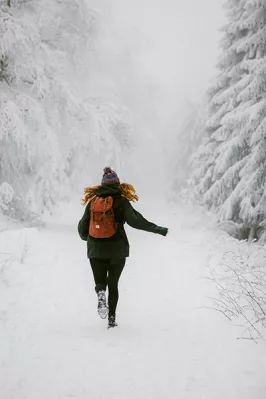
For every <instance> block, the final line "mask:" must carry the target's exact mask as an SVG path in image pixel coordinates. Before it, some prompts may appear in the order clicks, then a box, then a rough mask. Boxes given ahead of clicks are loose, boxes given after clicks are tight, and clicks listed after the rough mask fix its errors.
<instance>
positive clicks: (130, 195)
mask: <svg viewBox="0 0 266 399" xmlns="http://www.w3.org/2000/svg"><path fill="white" fill-rule="evenodd" d="M100 187H102V186H93V187H86V188H85V189H84V197H83V198H82V201H81V202H82V205H86V204H87V203H88V202H89V201H90V200H91V199H92V198H93V197H95V195H96V191H97V190H98V189H99V188H100ZM119 188H120V190H121V196H122V197H124V198H126V199H127V200H128V201H133V202H134V201H138V199H139V197H138V196H137V194H136V190H135V189H134V187H133V186H132V185H131V184H128V183H122V184H119Z"/></svg>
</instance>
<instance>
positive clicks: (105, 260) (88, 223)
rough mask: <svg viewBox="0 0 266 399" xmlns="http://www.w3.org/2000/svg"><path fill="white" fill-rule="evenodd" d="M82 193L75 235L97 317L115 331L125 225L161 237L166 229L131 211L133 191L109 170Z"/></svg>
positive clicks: (125, 251)
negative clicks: (86, 263) (83, 251)
mask: <svg viewBox="0 0 266 399" xmlns="http://www.w3.org/2000/svg"><path fill="white" fill-rule="evenodd" d="M84 193H85V196H84V198H83V200H82V202H83V205H87V206H86V209H85V212H84V215H83V217H82V219H81V220H80V221H79V224H78V232H79V235H80V237H81V239H82V240H84V241H87V255H88V258H89V259H90V264H91V268H92V272H93V276H94V280H95V290H96V293H97V296H98V313H99V315H100V317H101V318H106V317H107V314H108V328H110V327H115V326H117V323H116V307H117V302H118V296H119V294H118V280H119V278H120V276H121V273H122V271H123V268H124V266H125V263H126V258H127V257H128V256H129V242H128V239H127V235H126V232H125V229H124V224H125V222H126V223H127V224H129V226H131V227H134V228H135V229H139V230H145V231H148V232H151V233H155V234H161V235H163V236H166V235H167V233H168V229H167V228H165V227H159V226H157V225H156V224H154V223H151V222H148V221H147V220H146V219H144V217H143V216H142V215H141V214H140V213H139V212H137V211H136V210H135V209H134V208H133V207H132V205H131V204H130V201H137V200H138V197H137V195H136V192H135V190H134V188H133V187H132V186H131V185H130V184H126V183H123V184H120V180H119V178H118V176H117V174H116V173H115V172H114V171H113V170H112V169H111V168H109V167H106V168H105V169H104V175H103V178H102V182H101V185H100V186H96V187H88V188H86V189H85V190H84ZM97 201H98V202H97ZM97 204H98V205H97ZM99 204H100V205H99ZM111 205H112V207H111V208H110V209H109V207H110V206H111ZM97 206H98V208H97ZM103 208H104V209H103ZM97 209H98V211H100V212H102V214H101V216H99V215H100V213H98V216H97ZM95 215H96V216H95ZM112 218H113V222H112ZM96 220H97V221H96ZM101 228H102V230H104V231H105V235H104V234H103V233H102V234H103V235H100V231H101ZM109 228H110V230H108V229H109ZM97 229H98V230H97ZM109 231H110V232H109ZM97 234H98V235H97ZM99 237H101V238H99ZM105 237H106V238H105ZM106 287H108V306H107V303H106V295H105V291H106ZM108 309H109V310H108Z"/></svg>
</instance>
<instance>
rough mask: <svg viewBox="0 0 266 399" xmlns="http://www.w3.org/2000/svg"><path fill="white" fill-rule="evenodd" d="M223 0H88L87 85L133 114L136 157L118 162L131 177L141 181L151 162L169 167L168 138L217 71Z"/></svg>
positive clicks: (164, 170)
mask: <svg viewBox="0 0 266 399" xmlns="http://www.w3.org/2000/svg"><path fill="white" fill-rule="evenodd" d="M222 2H223V1H222V0H203V1H200V2H199V1H198V0H191V1H187V2H185V1H181V0H178V1H176V0H153V1H152V0H135V1H134V2H133V1H131V2H129V1H125V0H112V1H110V2H107V1H106V0H97V1H96V0H94V2H92V3H91V2H90V4H92V6H93V7H95V8H96V9H97V18H98V20H99V30H98V39H97V40H98V43H97V45H96V49H97V50H96V52H95V54H96V61H95V60H94V61H93V62H95V65H94V68H95V70H97V72H95V73H94V74H93V75H92V76H93V77H92V80H91V82H90V90H91V92H94V91H95V94H96V95H106V94H107V95H117V96H118V97H119V99H120V101H121V102H122V104H123V105H124V106H126V107H127V108H128V109H129V110H130V112H131V114H132V120H133V121H134V122H133V124H132V134H133V137H134V139H133V144H132V145H133V147H134V156H133V158H132V157H128V156H127V157H126V159H125V160H123V162H122V164H123V168H121V167H120V166H119V165H118V166H116V167H117V168H118V169H120V170H121V169H122V170H123V173H125V175H126V176H129V178H133V179H137V180H139V178H138V176H139V173H140V170H142V169H143V168H145V173H146V174H147V175H149V174H150V175H152V174H153V171H154V165H155V164H159V165H160V168H159V169H160V173H162V174H165V173H168V172H169V171H168V170H167V168H169V165H168V163H167V162H166V159H167V160H169V158H171V157H173V156H174V148H173V145H172V143H173V139H174V138H175V137H176V136H177V134H178V129H179V127H180V125H181V124H182V122H183V119H184V117H185V116H186V113H187V110H188V108H189V107H190V105H191V103H192V104H194V103H199V104H200V103H201V101H202V99H203V97H204V95H205V93H206V90H207V88H208V85H209V82H210V79H211V78H212V76H213V75H214V74H215V63H216V62H217V57H218V54H219V40H220V37H221V33H220V31H219V30H220V28H221V27H222V25H223V24H224V20H225V16H224V12H223V9H222ZM92 65H93V63H92ZM132 120H131V121H132ZM151 143H152V145H151ZM169 147H171V148H169ZM136 155H137V156H136ZM132 169H134V172H133V170H132ZM120 173H122V171H120ZM139 183H141V182H139Z"/></svg>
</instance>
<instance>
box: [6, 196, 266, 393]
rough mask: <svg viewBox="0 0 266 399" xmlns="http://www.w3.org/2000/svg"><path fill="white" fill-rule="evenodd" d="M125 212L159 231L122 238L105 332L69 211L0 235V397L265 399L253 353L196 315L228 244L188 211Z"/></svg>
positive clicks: (258, 350)
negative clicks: (122, 261) (124, 247)
mask: <svg viewBox="0 0 266 399" xmlns="http://www.w3.org/2000/svg"><path fill="white" fill-rule="evenodd" d="M158 206H159V208H158ZM151 207H152V208H151ZM136 208H137V209H138V210H139V211H141V212H142V213H143V214H144V216H146V217H147V218H148V219H150V220H153V221H155V222H157V223H158V224H162V225H167V226H169V228H170V231H169V235H168V236H167V237H166V238H164V237H161V236H157V235H152V234H148V233H145V232H139V231H136V230H133V229H129V228H128V229H127V231H128V234H129V238H130V241H131V257H130V258H129V260H128V262H127V266H126V268H125V270H124V272H123V274H122V277H121V281H120V302H119V305H118V312H117V313H118V323H119V326H118V327H117V328H116V329H113V330H107V328H106V327H107V325H106V321H103V320H100V319H99V317H98V315H97V312H96V295H95V293H94V289H93V288H94V284H93V279H92V274H91V271H90V267H89V263H88V260H87V259H86V244H85V243H84V242H82V241H81V240H80V239H79V237H78V234H77V230H76V225H77V221H78V219H79V218H80V217H81V215H82V212H83V209H82V208H81V207H80V206H79V203H78V202H76V203H75V204H73V203H71V204H69V205H65V206H63V207H61V208H60V209H59V210H58V213H57V215H56V216H53V218H50V220H49V221H47V224H46V228H45V229H42V230H40V231H38V230H37V229H22V230H13V231H8V232H2V233H1V234H0V238H1V240H0V252H1V253H3V252H5V253H7V254H6V255H2V258H1V259H3V258H4V256H6V258H5V259H7V260H8V259H9V262H6V267H5V269H4V270H2V272H1V275H0V354H1V355H0V397H1V398H3V399H66V398H77V399H88V398H90V399H101V398H107V397H108V398H110V399H111V398H115V399H120V398H123V399H125V398H127V399H130V398H134V399H135V398H140V399H141V398H152V399H157V398H160V399H161V398H167V399H172V398H173V399H174V398H175V399H176V398H177V397H178V398H180V399H183V398H184V399H185V398H187V399H225V398H226V399H265V396H266V381H265V369H266V356H265V349H266V345H265V342H264V341H259V342H258V344H257V345H256V344H255V343H254V342H252V341H247V340H238V339H237V338H238V337H239V336H240V334H241V332H240V329H239V328H238V327H236V326H233V325H232V324H230V323H229V322H228V321H227V320H226V319H225V318H223V316H221V315H220V314H218V313H216V312H215V311H213V310H210V309H207V308H206V307H205V306H210V302H209V300H208V297H210V296H212V295H214V293H215V290H216V288H215V287H214V286H213V285H210V284H209V283H208V281H207V279H206V278H205V277H206V276H208V270H209V267H210V266H211V265H215V264H216V263H217V262H218V261H219V259H220V257H221V255H222V253H223V252H224V251H225V250H226V249H227V248H228V247H229V246H230V247H232V246H237V245H238V243H237V241H235V240H233V239H231V238H230V237H229V236H227V235H226V233H224V232H219V231H218V230H217V229H216V227H215V226H214V224H213V222H212V220H210V219H208V218H206V216H205V215H203V214H200V213H199V212H197V211H195V210H193V209H191V208H189V207H188V206H184V205H181V204H179V205H178V206H176V207H174V206H172V205H171V206H170V205H169V204H167V205H166V204H163V203H162V204H159V205H158V203H156V204H154V203H153V202H151V201H147V202H140V203H139V204H137V205H136ZM158 209H159V211H158ZM7 244H9V247H8V246H7ZM12 251H13V252H12ZM9 253H10V254H11V255H8V254H9Z"/></svg>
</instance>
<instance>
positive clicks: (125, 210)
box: [78, 184, 168, 258]
mask: <svg viewBox="0 0 266 399" xmlns="http://www.w3.org/2000/svg"><path fill="white" fill-rule="evenodd" d="M96 195H97V196H99V197H107V196H109V195H111V196H112V197H113V199H114V202H113V209H114V215H115V220H116V222H117V223H118V229H117V232H116V233H115V235H114V236H113V237H110V238H101V239H99V238H93V237H90V236H89V234H88V233H89V224H90V203H88V205H87V206H86V209H85V212H84V215H83V217H82V218H81V220H80V221H79V224H78V232H79V235H80V238H81V239H82V240H84V241H87V247H88V258H126V257H128V256H129V242H128V239H127V235H126V232H125V229H124V224H125V222H126V223H127V224H129V226H131V227H134V228H135V229H139V230H145V231H149V232H151V233H155V234H161V235H163V236H166V234H167V232H168V229H167V228H165V227H159V226H156V224H154V223H151V222H148V221H147V220H146V219H144V217H143V216H142V215H141V214H140V213H139V212H137V211H136V210H135V209H134V208H133V207H132V205H131V204H130V202H129V201H128V200H127V199H126V198H124V197H121V191H120V188H119V186H118V185H115V184H109V185H103V186H101V187H100V188H99V189H98V191H97V192H96Z"/></svg>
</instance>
